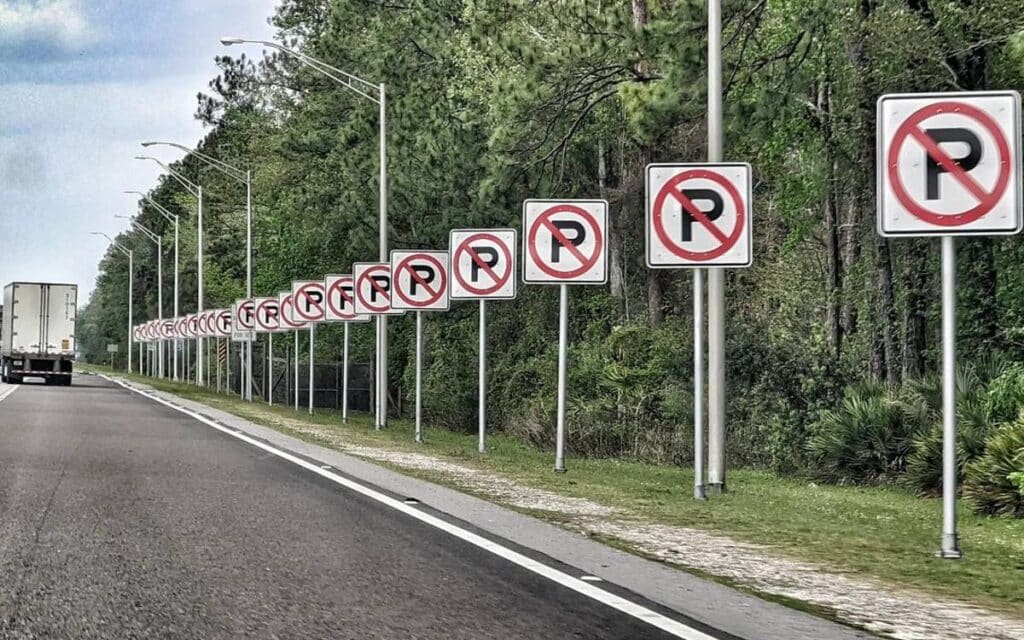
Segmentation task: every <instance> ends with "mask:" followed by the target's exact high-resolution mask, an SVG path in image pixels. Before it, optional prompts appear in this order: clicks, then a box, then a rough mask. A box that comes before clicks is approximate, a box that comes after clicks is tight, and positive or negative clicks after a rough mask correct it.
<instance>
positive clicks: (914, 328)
mask: <svg viewBox="0 0 1024 640" xmlns="http://www.w3.org/2000/svg"><path fill="white" fill-rule="evenodd" d="M906 245H907V255H906V257H905V258H904V263H903V282H904V286H905V287H906V294H905V296H904V304H903V377H904V378H917V377H920V376H921V375H922V374H923V373H924V366H925V351H926V349H927V346H928V344H927V335H928V334H927V330H928V317H927V311H928V281H929V277H928V276H929V273H928V248H929V246H930V245H931V243H929V242H928V241H927V240H909V241H908V242H907V243H906Z"/></svg>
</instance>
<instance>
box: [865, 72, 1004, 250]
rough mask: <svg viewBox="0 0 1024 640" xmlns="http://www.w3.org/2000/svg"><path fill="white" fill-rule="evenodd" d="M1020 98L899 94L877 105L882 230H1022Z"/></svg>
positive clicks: (897, 233) (924, 233)
mask: <svg viewBox="0 0 1024 640" xmlns="http://www.w3.org/2000/svg"><path fill="white" fill-rule="evenodd" d="M1020 153H1021V150H1020V95H1019V94H1018V93H1017V92H1015V91H992V92H974V93H940V94H894V95H886V96H882V98H880V99H879V101H878V232H879V233H880V234H881V235H883V236H927V235H1005V234H1013V233H1017V232H1019V231H1020V229H1021V166H1020Z"/></svg>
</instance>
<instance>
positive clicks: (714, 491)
mask: <svg viewBox="0 0 1024 640" xmlns="http://www.w3.org/2000/svg"><path fill="white" fill-rule="evenodd" d="M725 492H726V489H725V483H724V482H709V483H708V495H709V496H720V495H722V494H723V493H725Z"/></svg>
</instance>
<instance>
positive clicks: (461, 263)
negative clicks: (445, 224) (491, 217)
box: [448, 229, 519, 300]
mask: <svg viewBox="0 0 1024 640" xmlns="http://www.w3.org/2000/svg"><path fill="white" fill-rule="evenodd" d="M448 238H449V242H448V246H449V249H450V251H449V254H450V260H451V267H450V271H451V296H452V299H454V300H512V299H514V298H515V297H516V254H517V253H518V249H519V247H518V246H517V244H516V230H515V229H453V230H452V231H451V233H450V234H449V236H448Z"/></svg>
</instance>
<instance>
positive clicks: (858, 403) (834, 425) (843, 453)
mask: <svg viewBox="0 0 1024 640" xmlns="http://www.w3.org/2000/svg"><path fill="white" fill-rule="evenodd" d="M905 418H906V415H905V413H904V404H903V402H902V400H901V399H900V397H899V396H898V395H897V393H896V392H895V391H894V390H892V389H889V388H879V387H876V386H864V387H861V388H854V389H849V390H848V391H847V394H846V397H845V398H844V399H843V402H842V405H841V407H840V408H839V409H836V410H829V411H825V412H824V413H823V414H822V417H821V419H820V420H819V421H818V423H817V424H816V425H815V426H814V428H813V429H814V433H813V435H812V436H811V439H810V441H809V442H808V445H807V446H808V452H809V454H810V457H811V460H812V463H813V467H812V473H813V474H814V475H815V477H817V478H819V479H821V480H824V481H827V482H832V483H836V484H851V483H860V482H892V481H894V480H895V479H896V478H897V477H898V476H899V475H900V474H902V473H903V471H904V470H905V469H906V466H907V459H908V457H909V456H910V454H911V452H912V450H913V446H912V443H913V439H914V437H915V435H916V433H915V431H914V428H913V426H912V423H911V421H909V420H906V419H905Z"/></svg>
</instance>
